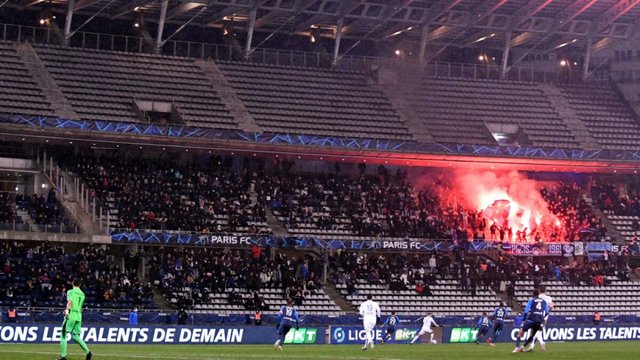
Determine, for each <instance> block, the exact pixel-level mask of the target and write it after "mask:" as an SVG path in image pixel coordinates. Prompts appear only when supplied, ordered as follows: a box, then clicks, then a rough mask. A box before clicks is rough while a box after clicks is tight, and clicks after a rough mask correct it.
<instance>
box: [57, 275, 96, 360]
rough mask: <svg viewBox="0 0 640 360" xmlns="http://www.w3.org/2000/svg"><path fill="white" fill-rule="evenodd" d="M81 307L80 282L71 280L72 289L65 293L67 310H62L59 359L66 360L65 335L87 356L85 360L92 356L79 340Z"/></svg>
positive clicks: (85, 345)
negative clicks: (69, 335)
mask: <svg viewBox="0 0 640 360" xmlns="http://www.w3.org/2000/svg"><path fill="white" fill-rule="evenodd" d="M82 305H84V293H83V292H82V290H80V280H78V279H74V280H73V289H71V290H69V291H67V308H66V309H65V310H64V322H63V323H62V336H60V358H58V360H67V334H71V339H73V341H75V342H76V343H77V344H78V345H80V347H81V348H82V350H84V352H85V353H86V354H87V357H86V360H91V357H92V356H93V354H91V351H90V350H89V348H88V347H87V344H85V343H84V341H83V340H82V338H80V333H81V327H82Z"/></svg>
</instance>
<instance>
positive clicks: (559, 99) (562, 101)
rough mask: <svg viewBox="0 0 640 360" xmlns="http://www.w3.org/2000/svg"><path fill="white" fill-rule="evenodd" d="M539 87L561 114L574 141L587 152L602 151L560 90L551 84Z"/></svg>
mask: <svg viewBox="0 0 640 360" xmlns="http://www.w3.org/2000/svg"><path fill="white" fill-rule="evenodd" d="M539 86H540V88H541V89H542V90H543V91H544V93H545V94H546V95H547V99H548V100H549V103H551V106H552V107H553V109H554V110H555V111H556V112H557V113H558V114H560V116H561V118H562V119H563V120H564V123H565V124H566V125H567V128H568V129H569V131H571V134H572V135H573V137H574V139H576V140H577V141H578V142H579V143H580V144H581V145H582V147H583V148H584V149H585V150H602V146H600V144H598V143H597V142H596V140H595V139H594V138H593V137H592V136H591V133H590V132H589V129H587V127H586V126H585V124H584V122H582V121H581V120H580V117H579V116H578V114H577V113H576V111H575V110H574V109H573V108H572V107H571V105H570V104H569V102H568V101H567V98H566V97H565V96H564V95H562V92H561V91H560V89H558V88H557V87H556V86H555V85H551V84H540V85H539Z"/></svg>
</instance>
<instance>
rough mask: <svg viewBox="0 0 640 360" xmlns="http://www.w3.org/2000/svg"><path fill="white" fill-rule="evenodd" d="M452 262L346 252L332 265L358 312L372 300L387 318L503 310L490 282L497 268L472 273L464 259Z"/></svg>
mask: <svg viewBox="0 0 640 360" xmlns="http://www.w3.org/2000/svg"><path fill="white" fill-rule="evenodd" d="M450 256H451V254H439V255H435V254H434V255H433V256H431V255H429V254H427V255H423V254H414V255H410V254H409V255H399V254H395V255H394V254H384V255H382V254H380V255H377V254H365V253H363V254H357V253H353V252H342V253H341V254H340V255H338V256H336V257H334V258H333V259H332V260H333V263H332V265H331V266H332V268H333V269H334V270H335V272H334V274H333V277H332V280H333V281H334V282H335V283H336V288H337V289H339V290H340V292H341V294H342V295H343V296H345V297H346V298H347V300H348V301H350V302H351V304H352V305H353V306H354V308H357V307H358V306H359V305H360V304H361V303H362V302H363V301H364V300H366V297H367V295H369V294H371V295H372V296H373V297H374V299H375V300H376V301H378V302H379V303H380V306H381V308H382V311H383V313H385V314H388V313H391V311H396V312H398V313H401V314H408V315H424V314H425V313H427V312H433V313H434V314H435V315H437V316H438V315H447V314H451V313H456V314H458V315H462V316H466V315H469V316H476V315H478V314H479V313H482V312H483V311H490V310H492V309H493V308H495V307H496V306H497V305H499V303H500V299H498V298H497V296H496V294H495V292H494V291H493V290H492V289H491V287H490V286H491V285H492V284H491V282H490V281H485V280H484V279H485V278H488V276H489V274H490V272H492V271H493V267H491V268H489V267H481V266H477V267H476V266H472V267H470V266H469V265H468V264H467V265H465V263H464V258H463V255H461V254H460V253H458V254H456V258H455V260H451V258H450ZM461 256H462V257H461ZM478 264H479V263H478Z"/></svg>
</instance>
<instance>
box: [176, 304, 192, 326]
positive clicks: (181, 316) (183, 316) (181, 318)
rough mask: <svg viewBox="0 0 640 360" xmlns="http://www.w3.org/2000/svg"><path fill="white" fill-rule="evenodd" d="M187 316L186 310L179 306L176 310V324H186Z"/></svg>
mask: <svg viewBox="0 0 640 360" xmlns="http://www.w3.org/2000/svg"><path fill="white" fill-rule="evenodd" d="M188 316H189V315H188V314H187V310H185V309H184V308H180V310H178V325H186V324H187V318H188Z"/></svg>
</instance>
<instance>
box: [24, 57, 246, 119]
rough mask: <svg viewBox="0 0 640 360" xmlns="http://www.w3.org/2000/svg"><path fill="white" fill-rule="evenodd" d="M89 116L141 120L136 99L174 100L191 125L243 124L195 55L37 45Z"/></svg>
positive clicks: (67, 92)
mask: <svg viewBox="0 0 640 360" xmlns="http://www.w3.org/2000/svg"><path fill="white" fill-rule="evenodd" d="M35 49H36V51H37V53H38V55H39V56H40V58H41V59H42V60H43V62H44V63H45V65H46V66H47V68H48V70H49V72H50V73H51V75H52V76H53V78H54V79H55V80H56V82H57V83H58V85H59V86H60V87H61V88H62V91H63V92H64V94H65V96H66V97H67V98H68V99H69V101H70V102H71V104H72V105H73V107H74V109H75V111H76V112H77V113H78V114H79V115H80V117H81V118H83V119H98V120H112V121H126V122H136V121H137V118H136V115H135V113H134V111H133V102H134V100H150V101H161V102H170V103H174V104H175V105H176V106H177V108H178V111H179V112H180V113H181V114H182V116H183V118H184V120H185V122H186V124H187V125H189V126H195V127H206V128H224V129H236V128H237V123H236V122H235V121H234V119H233V117H232V116H231V115H230V114H229V112H228V110H227V109H226V108H225V106H224V104H223V102H222V100H221V99H220V97H219V96H218V94H217V93H216V92H215V90H214V89H213V84H212V83H211V82H210V81H209V80H208V79H207V77H206V75H205V74H204V73H202V71H201V70H200V69H199V68H198V66H197V65H196V64H195V62H194V61H193V60H192V59H187V58H175V57H166V56H154V55H140V54H127V53H119V52H109V51H92V50H78V49H74V48H68V47H54V46H35Z"/></svg>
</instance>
